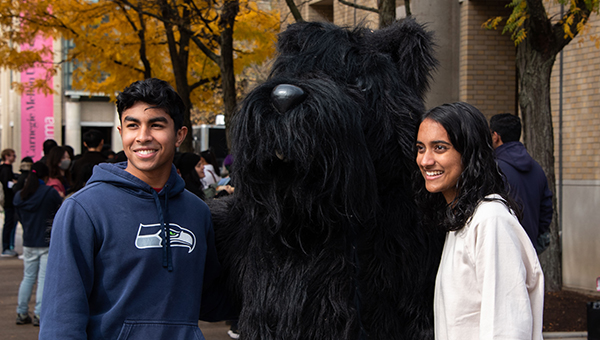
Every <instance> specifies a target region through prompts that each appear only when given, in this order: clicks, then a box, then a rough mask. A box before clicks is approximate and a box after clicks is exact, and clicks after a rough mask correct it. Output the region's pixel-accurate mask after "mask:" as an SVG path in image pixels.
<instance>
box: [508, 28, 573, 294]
mask: <svg viewBox="0 0 600 340" xmlns="http://www.w3.org/2000/svg"><path fill="white" fill-rule="evenodd" d="M534 40H535V39H532V38H531V37H530V38H528V39H525V40H524V41H523V42H521V43H520V44H519V45H518V47H517V69H518V72H519V106H520V108H521V115H522V119H523V139H524V141H525V143H524V144H525V146H526V147H527V150H528V151H529V153H530V154H531V156H532V157H533V158H534V159H535V160H537V161H538V163H540V165H541V166H542V168H543V169H544V172H545V173H546V177H547V178H548V186H549V187H550V190H551V191H552V192H553V193H554V195H553V197H552V207H553V208H554V214H553V217H552V223H551V224H550V232H551V234H552V238H551V242H550V247H549V248H548V249H547V250H546V251H545V252H544V253H542V254H541V255H540V262H541V264H542V269H543V271H544V276H545V282H546V291H558V290H560V289H561V287H562V268H561V257H562V256H561V252H562V246H561V238H560V235H561V231H560V230H558V229H559V224H558V214H557V204H556V202H557V200H556V185H555V184H556V180H555V171H554V131H553V128H552V113H551V105H550V75H551V73H552V65H553V64H554V61H555V60H556V54H554V53H553V52H550V53H549V52H548V50H546V53H543V52H540V51H539V49H536V48H534V47H533V45H532V43H533V44H535V43H536V42H535V41H534ZM538 43H539V42H538ZM538 46H539V45H538Z"/></svg>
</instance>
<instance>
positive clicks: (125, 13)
mask: <svg viewBox="0 0 600 340" xmlns="http://www.w3.org/2000/svg"><path fill="white" fill-rule="evenodd" d="M0 25H1V31H2V34H1V36H0V53H1V56H2V58H1V59H0V67H5V68H9V69H13V70H23V69H25V68H28V67H30V66H32V65H33V64H34V63H40V62H41V60H42V56H43V55H44V54H48V53H52V51H50V50H49V49H48V48H47V47H46V48H45V49H40V50H27V51H25V50H21V49H20V46H23V45H25V44H30V43H31V42H32V41H33V39H35V37H36V36H39V35H43V36H47V37H52V38H54V39H64V41H66V42H67V44H65V45H66V46H70V47H71V48H66V49H65V51H64V52H65V53H64V55H63V56H62V58H61V62H59V63H52V64H46V65H44V66H45V67H46V68H47V70H48V73H47V77H46V78H47V79H49V77H51V76H52V75H54V74H56V72H58V68H59V67H60V65H61V64H62V63H67V62H70V63H73V65H74V72H73V88H76V89H79V90H84V91H89V92H90V93H104V94H107V95H111V96H114V95H115V93H117V92H118V91H121V90H122V89H123V88H124V87H125V86H127V85H128V84H130V83H131V82H132V81H134V80H137V79H144V78H149V77H156V78H161V79H164V80H167V81H168V82H169V83H171V84H172V85H173V86H174V87H175V88H176V89H177V92H178V93H179V94H180V95H181V97H182V98H183V100H184V102H185V103H186V105H187V106H188V107H189V108H190V109H191V108H192V107H194V108H195V111H198V110H204V111H211V112H215V113H224V114H225V115H226V122H228V121H229V119H230V117H231V115H232V114H233V110H234V108H235V106H236V102H237V97H238V96H237V94H236V75H237V76H238V78H239V77H240V75H242V74H243V71H244V70H245V69H247V68H248V67H250V66H251V65H255V64H260V63H262V62H263V61H264V60H265V59H268V58H269V57H270V56H271V55H272V54H273V53H274V42H275V40H276V36H275V35H276V33H277V32H278V31H279V14H278V13H276V12H274V11H271V10H267V9H262V8H261V7H259V5H258V4H257V3H256V2H254V1H250V0H237V1H231V0H219V1H198V0H176V1H173V0H169V1H167V0H152V1H148V0H98V1H90V0H29V1H20V0H15V1H4V0H2V1H1V2H0ZM240 80H242V81H243V79H240ZM15 85H16V86H19V87H20V88H21V89H22V90H25V89H26V88H27V87H28V86H34V87H36V88H37V89H38V90H41V91H45V92H49V91H51V89H50V88H48V86H47V85H46V79H38V80H36V81H35V82H34V83H33V84H15ZM215 93H218V94H220V95H219V96H216V95H215ZM190 118H191V117H190V111H189V112H188V113H187V116H186V119H185V124H186V125H187V126H188V127H190V125H191V123H190V122H191V120H190ZM191 145H192V143H191V134H188V138H187V139H186V141H185V142H184V145H182V150H185V151H187V150H191Z"/></svg>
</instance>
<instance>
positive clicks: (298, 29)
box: [277, 22, 340, 54]
mask: <svg viewBox="0 0 600 340" xmlns="http://www.w3.org/2000/svg"><path fill="white" fill-rule="evenodd" d="M332 31H340V28H339V27H337V26H335V25H333V24H331V23H327V22H298V23H294V24H291V25H289V26H288V27H287V28H286V30H285V31H283V32H281V33H279V36H278V39H277V51H278V52H279V53H281V54H287V53H289V54H295V53H298V52H300V51H306V50H309V49H312V48H313V47H311V46H312V45H314V44H316V43H321V44H322V43H323V39H322V37H323V36H327V35H328V34H329V35H330V36H331V37H332V39H333V37H335V36H336V34H333V35H332V34H330V32H332Z"/></svg>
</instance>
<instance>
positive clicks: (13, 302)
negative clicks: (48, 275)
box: [0, 214, 231, 340]
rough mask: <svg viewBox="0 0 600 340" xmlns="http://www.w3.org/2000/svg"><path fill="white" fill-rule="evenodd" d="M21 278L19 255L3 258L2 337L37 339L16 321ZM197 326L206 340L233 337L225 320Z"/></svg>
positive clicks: (0, 288) (0, 286)
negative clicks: (229, 334)
mask: <svg viewBox="0 0 600 340" xmlns="http://www.w3.org/2000/svg"><path fill="white" fill-rule="evenodd" d="M2 215H4V214H2ZM3 224H4V223H3V216H0V230H1V229H2V225H3ZM18 228H19V229H18V231H19V232H18V234H17V237H16V243H17V245H16V250H17V252H18V253H19V254H22V253H23V251H22V246H21V244H22V238H21V237H20V234H21V231H22V229H21V227H20V226H19V227H18ZM0 238H1V236H0ZM21 279H23V261H22V260H19V259H18V258H16V257H14V258H12V257H10V258H8V257H0V340H9V339H10V340H34V339H37V338H38V332H39V327H33V326H32V325H31V324H29V325H16V324H15V319H16V316H17V312H16V309H17V294H18V291H19V285H20V284H21ZM33 292H34V293H33V296H32V297H31V302H30V304H29V310H30V313H31V311H33V307H34V305H35V287H34V290H33ZM198 325H199V326H200V329H202V333H204V336H205V337H206V339H207V340H231V338H230V337H229V336H228V335H227V331H228V330H229V326H227V325H225V323H224V322H216V323H208V322H199V324H198Z"/></svg>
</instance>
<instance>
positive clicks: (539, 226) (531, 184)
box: [496, 142, 553, 245]
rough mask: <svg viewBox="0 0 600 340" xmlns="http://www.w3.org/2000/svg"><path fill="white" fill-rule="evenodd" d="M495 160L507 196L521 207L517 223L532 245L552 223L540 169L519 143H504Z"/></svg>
mask: <svg viewBox="0 0 600 340" xmlns="http://www.w3.org/2000/svg"><path fill="white" fill-rule="evenodd" d="M496 158H497V161H498V165H499V166H500V169H501V170H502V172H503V173H504V175H505V176H506V179H507V180H508V184H509V186H510V187H509V194H510V195H511V196H512V197H513V198H514V199H515V200H516V201H517V202H518V203H519V204H521V205H522V208H523V218H522V221H521V224H522V225H523V228H525V231H526V232H527V235H529V238H530V239H531V242H532V243H533V245H536V244H537V238H538V235H539V234H542V233H544V232H546V231H548V229H549V227H550V222H552V212H553V209H552V192H551V191H550V189H549V188H548V180H547V179H546V174H545V173H544V170H542V167H541V166H540V165H539V164H538V162H536V161H535V160H534V159H533V158H531V156H530V155H529V153H527V149H525V146H524V145H523V144H522V143H521V142H508V143H504V144H502V145H500V146H499V147H498V148H496Z"/></svg>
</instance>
